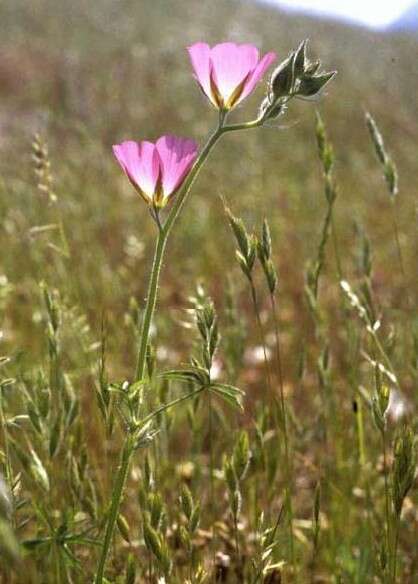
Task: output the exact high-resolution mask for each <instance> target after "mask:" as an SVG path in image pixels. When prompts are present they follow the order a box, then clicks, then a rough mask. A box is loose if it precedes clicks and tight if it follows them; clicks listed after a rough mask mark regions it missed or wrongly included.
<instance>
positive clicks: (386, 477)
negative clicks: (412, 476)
mask: <svg viewBox="0 0 418 584" xmlns="http://www.w3.org/2000/svg"><path fill="white" fill-rule="evenodd" d="M381 434H382V450H383V475H384V478H385V516H386V550H387V554H388V557H389V566H390V559H391V553H390V552H391V550H390V531H389V529H390V528H389V526H390V511H389V509H390V505H389V483H388V473H387V447H386V430H382V433H381Z"/></svg>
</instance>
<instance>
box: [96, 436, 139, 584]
mask: <svg viewBox="0 0 418 584" xmlns="http://www.w3.org/2000/svg"><path fill="white" fill-rule="evenodd" d="M133 452H134V447H133V441H132V436H131V434H128V436H127V438H126V440H125V444H124V446H123V450H122V455H121V460H120V465H119V469H118V474H117V476H116V480H115V484H114V487H113V492H112V502H111V505H110V510H109V517H108V520H107V524H106V533H105V537H104V541H103V548H102V553H101V555H100V559H99V564H98V567H97V573H96V579H95V583H96V584H102V582H103V577H104V569H105V564H106V559H107V554H108V553H109V548H110V545H111V543H112V538H113V532H114V530H115V525H116V521H117V518H118V516H119V507H120V504H121V501H122V495H123V489H124V486H125V482H126V477H127V476H128V472H129V464H130V460H131V456H132V453H133Z"/></svg>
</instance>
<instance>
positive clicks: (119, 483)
mask: <svg viewBox="0 0 418 584" xmlns="http://www.w3.org/2000/svg"><path fill="white" fill-rule="evenodd" d="M225 119H226V114H225V112H220V115H219V123H218V126H217V128H216V130H215V131H214V132H213V133H212V134H211V136H210V137H209V139H208V141H207V142H206V144H205V146H204V147H203V149H202V151H201V153H200V155H199V157H198V158H197V160H196V162H195V164H194V166H193V167H192V169H191V171H190V172H189V175H188V176H187V178H186V180H185V181H184V183H183V185H182V187H181V188H180V190H179V192H178V193H177V196H176V199H175V201H174V203H173V206H172V207H171V210H170V212H169V215H168V217H167V219H166V221H165V222H164V224H162V225H161V224H159V225H158V228H159V232H158V237H157V243H156V247H155V253H154V261H153V265H152V270H151V276H150V282H149V287H148V296H147V300H146V305H145V312H144V318H143V322H142V328H141V335H140V342H139V349H138V358H137V364H136V370H135V380H137V381H138V380H141V379H142V378H143V377H144V373H145V365H146V354H147V346H148V342H149V334H150V328H151V323H152V319H153V316H154V311H155V307H156V303H157V295H158V283H159V277H160V272H161V266H162V263H163V259H164V251H165V247H166V243H167V239H168V236H169V234H170V232H171V229H172V228H173V225H174V223H175V221H176V220H177V218H178V216H179V215H180V213H181V210H182V208H183V206H184V204H185V202H186V200H187V197H188V195H189V193H190V190H191V187H192V186H193V183H194V181H195V179H196V177H197V175H198V174H199V171H200V169H201V168H202V166H203V164H204V163H205V161H206V160H207V158H208V156H209V154H210V153H211V151H212V149H213V147H214V146H215V144H216V143H217V141H218V140H219V139H220V138H221V136H222V135H223V134H225V133H228V132H234V131H241V130H249V129H252V128H258V127H260V126H262V124H263V119H262V118H257V119H255V120H253V121H250V122H246V123H242V124H232V125H224V123H225ZM188 397H190V395H189V396H188ZM178 403H179V402H178ZM134 451H135V448H134V446H133V444H132V436H131V434H130V433H128V434H127V436H126V438H125V443H124V446H123V448H122V454H121V460H120V464H119V469H118V472H117V476H116V479H115V483H114V487H113V491H112V495H111V506H110V512H109V516H108V520H107V523H106V531H105V537H104V540H103V546H102V551H101V555H100V558H99V562H98V567H97V572H96V578H95V584H102V583H103V577H104V569H105V565H106V560H107V556H108V553H109V549H110V545H111V542H112V539H113V533H114V530H115V525H116V521H117V518H118V515H119V508H120V505H121V502H122V496H123V489H124V485H125V482H126V477H127V475H128V472H129V468H130V462H131V458H132V455H133V453H134Z"/></svg>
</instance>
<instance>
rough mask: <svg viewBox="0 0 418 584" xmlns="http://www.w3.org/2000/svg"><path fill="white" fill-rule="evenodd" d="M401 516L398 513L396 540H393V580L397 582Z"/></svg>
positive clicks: (395, 527)
mask: <svg viewBox="0 0 418 584" xmlns="http://www.w3.org/2000/svg"><path fill="white" fill-rule="evenodd" d="M399 524H400V516H399V515H396V519H395V526H394V541H393V573H392V582H393V584H396V568H397V564H398V543H399V527H400V525H399Z"/></svg>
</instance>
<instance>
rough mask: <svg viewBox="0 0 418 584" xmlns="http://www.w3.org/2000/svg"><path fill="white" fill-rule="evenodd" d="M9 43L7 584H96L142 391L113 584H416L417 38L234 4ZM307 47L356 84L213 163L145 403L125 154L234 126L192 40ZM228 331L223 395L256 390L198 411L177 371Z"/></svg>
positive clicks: (52, 25)
mask: <svg viewBox="0 0 418 584" xmlns="http://www.w3.org/2000/svg"><path fill="white" fill-rule="evenodd" d="M0 33H1V35H0V218H1V221H0V581H1V582H5V583H19V584H20V583H22V584H32V583H33V584H38V583H48V584H49V583H51V584H52V583H53V584H60V583H62V584H66V583H67V582H68V583H84V582H93V581H94V579H95V574H96V570H97V565H98V564H97V563H98V561H99V557H100V554H101V549H102V546H103V541H104V537H105V532H106V524H108V522H109V521H108V520H109V516H110V515H111V511H110V509H109V503H110V501H111V499H112V493H113V496H114V489H115V484H116V485H117V479H116V477H117V471H118V466H119V461H120V457H121V453H123V452H124V444H125V445H126V442H127V437H128V436H129V435H130V432H131V430H130V428H131V426H130V423H131V411H130V408H131V407H133V406H132V404H134V405H135V406H136V405H137V404H136V403H135V401H136V400H138V399H139V398H140V399H141V400H142V402H141V404H140V413H141V419H142V420H143V419H145V417H146V416H150V415H152V416H153V417H152V419H151V422H152V423H151V424H150V425H149V426H147V427H145V429H144V437H143V438H144V439H143V440H142V442H143V444H141V448H138V449H137V450H135V452H134V454H133V455H132V457H131V458H130V460H129V462H130V464H129V469H128V472H127V480H126V483H125V485H124V489H123V493H122V495H123V497H122V498H123V500H122V505H121V508H120V512H119V511H118V518H117V525H116V529H115V532H114V534H113V538H112V542H111V546H110V551H109V554H108V557H107V562H106V568H105V574H106V579H107V580H103V582H105V581H107V582H113V583H124V582H126V583H127V584H134V583H135V582H137V583H142V582H143V583H159V584H162V583H164V582H165V583H167V584H169V583H170V584H177V583H178V584H184V583H189V584H199V583H203V582H206V583H209V582H227V583H235V582H237V583H240V582H242V583H250V584H256V583H259V584H261V583H265V584H274V583H280V582H281V583H299V584H305V583H310V582H311V583H328V582H329V583H344V584H351V583H353V584H363V583H364V584H368V583H375V582H381V583H383V584H389V583H395V582H398V583H399V584H414V583H416V582H417V581H418V550H417V543H416V542H417V541H418V496H417V491H416V478H415V464H416V463H415V451H416V438H415V437H416V434H417V429H418V424H417V416H416V412H417V405H418V401H417V387H418V315H417V311H416V307H417V292H418V279H417V257H418V238H417V223H418V198H417V192H418V100H417V95H418V74H417V66H416V55H417V53H418V39H416V38H413V37H401V36H386V35H383V34H377V33H373V32H371V31H368V30H365V29H361V28H357V29H356V28H349V27H345V26H343V25H340V24H334V23H329V22H318V21H312V20H310V19H308V18H304V17H301V16H298V17H295V16H292V17H290V16H289V15H286V14H282V13H280V12H278V11H276V10H274V9H272V8H270V7H267V6H264V5H258V4H255V3H250V2H248V3H244V2H238V1H235V0H229V1H228V0H213V1H212V2H205V3H204V2H196V1H195V2H193V0H182V2H169V1H168V0H153V1H152V2H151V1H149V0H142V1H138V0H136V1H133V0H117V1H115V0H101V1H100V2H96V3H94V2H88V1H87V0H74V1H73V2H65V1H64V0H55V1H52V0H32V1H31V2H29V1H28V0H15V2H13V3H1V4H0ZM306 38H309V39H310V43H309V52H310V55H311V56H312V58H320V59H321V61H322V62H323V66H324V68H325V69H326V70H334V69H336V70H338V75H337V76H336V78H335V79H334V80H333V81H332V82H331V83H330V85H329V86H327V88H326V91H325V92H324V94H323V95H322V96H321V98H320V99H319V100H310V101H306V100H304V101H303V100H296V99H295V100H292V102H291V103H290V105H289V108H288V110H287V112H286V113H285V115H283V116H282V117H280V118H279V119H278V120H276V121H272V122H270V123H269V125H268V127H263V128H257V129H253V130H251V131H246V132H236V133H233V134H231V135H225V136H223V137H222V139H221V140H220V141H219V143H218V144H217V146H216V148H215V149H214V151H213V153H212V154H211V156H210V158H209V160H208V162H207V163H206V165H205V167H204V168H203V169H202V171H201V173H200V175H199V177H198V179H197V181H196V183H195V185H194V187H193V191H192V193H191V196H190V198H189V199H188V201H187V205H185V207H184V211H183V213H182V216H181V217H180V218H179V221H178V223H177V224H176V226H175V229H174V230H173V232H172V234H171V235H170V240H169V243H168V246H167V250H166V256H165V260H164V263H163V267H162V273H161V280H160V286H159V298H158V309H157V312H156V314H155V318H154V321H153V324H152V327H151V337H150V338H151V344H150V347H149V351H148V355H147V367H146V370H147V375H146V376H145V377H144V378H143V379H142V380H141V383H137V384H136V385H135V383H134V382H135V368H136V362H137V352H138V344H139V341H140V330H141V321H142V315H143V310H144V307H145V299H146V296H147V286H148V278H149V272H150V269H151V264H152V257H153V253H154V251H153V250H154V242H155V238H156V232H157V229H156V225H155V223H154V222H153V221H152V219H151V217H150V214H149V213H148V210H147V207H146V205H145V204H144V202H143V201H142V200H141V199H140V198H139V197H138V195H137V194H136V193H135V191H134V189H133V188H132V186H131V184H130V183H129V181H127V180H126V177H125V176H124V175H123V173H122V172H121V170H120V168H119V167H118V165H117V163H116V161H115V159H114V157H113V154H112V145H113V144H116V143H118V142H121V141H122V140H126V139H133V140H142V139H148V140H152V141H154V140H155V139H156V138H158V136H160V135H162V134H168V133H173V134H178V135H180V136H190V137H193V138H194V139H196V140H197V141H199V143H200V144H204V143H205V140H206V137H207V135H208V134H209V133H210V132H211V131H213V129H214V128H215V127H216V124H217V112H216V111H215V109H214V108H212V107H211V106H210V105H209V104H208V102H207V101H206V100H205V98H204V97H203V96H202V93H201V92H200V91H199V89H198V87H197V85H196V82H195V80H194V79H193V75H192V71H191V67H190V63H189V59H188V55H187V51H186V47H187V46H188V45H190V44H191V43H193V42H196V41H199V40H201V41H205V42H208V43H210V44H214V43H217V42H221V41H224V40H233V41H235V42H238V43H241V42H249V43H253V44H255V45H256V46H257V47H259V49H260V51H262V52H266V51H270V50H274V51H276V52H277V54H278V59H279V61H281V60H284V59H285V58H286V57H287V55H288V53H289V52H290V51H291V50H293V49H296V47H297V46H298V45H299V43H300V42H301V41H302V40H303V39H306ZM266 78H267V76H266ZM264 90H265V83H264V84H263V83H262V84H260V87H259V88H258V89H257V91H256V92H255V94H254V95H252V96H251V97H250V98H249V99H248V100H246V101H245V102H244V103H243V105H242V106H240V107H238V108H237V109H236V110H235V111H234V112H232V114H231V116H230V117H231V121H232V122H241V121H248V120H251V119H253V118H254V117H256V115H257V109H258V106H259V103H260V102H261V100H262V97H263V91H264ZM318 112H319V114H320V117H318ZM366 112H370V114H371V115H372V116H373V118H374V120H375V121H376V123H377V125H378V127H379V129H380V132H381V134H382V136H383V139H384V143H385V146H384V148H385V151H384V152H381V153H380V157H381V160H379V157H378V156H377V155H376V152H375V146H374V144H373V142H372V140H371V136H370V131H369V129H370V128H368V127H367V124H366ZM318 120H322V123H323V126H322V123H321V122H320V121H318ZM369 125H370V124H369ZM324 132H325V138H324ZM324 140H325V143H324ZM318 141H319V146H320V147H318ZM331 145H332V146H331ZM321 146H322V150H321ZM331 148H332V151H333V153H334V156H335V162H334V164H333V167H332V169H329V168H327V160H329V157H330V156H331V155H330V151H331ZM321 152H322V159H321ZM391 165H395V166H396V169H397V174H398V176H399V192H398V193H397V194H396V195H394V194H393V193H391V192H390V186H391V185H390V182H391V177H392V175H391V173H390V171H391V169H392V168H393V166H391ZM385 170H386V177H385ZM327 185H328V189H327V188H326V187H327ZM392 186H393V185H392ZM327 193H328V197H327V196H326V195H327ZM334 197H335V198H334ZM225 205H226V206H227V207H229V209H230V212H231V213H232V214H233V215H234V216H236V217H239V218H242V221H243V224H244V225H245V229H246V230H247V231H248V234H249V237H250V240H251V241H252V239H251V234H252V233H255V234H256V235H257V237H258V238H259V239H260V240H261V241H263V237H262V234H263V221H264V220H265V219H267V220H268V225H269V229H270V232H271V240H272V251H271V264H269V265H270V266H274V270H275V271H276V273H277V277H278V281H277V286H276V288H275V290H274V293H272V294H270V292H269V288H268V285H267V284H268V282H267V280H266V278H265V273H264V271H263V269H262V268H263V266H262V262H261V261H260V259H259V258H257V260H256V261H255V265H254V268H253V270H252V272H251V277H250V278H248V277H247V276H246V275H245V274H244V273H243V271H242V269H241V268H240V265H239V262H238V261H237V259H236V248H237V245H239V242H238V243H237V240H236V238H235V236H236V231H237V230H235V234H234V231H233V230H232V229H231V226H230V223H231V218H230V217H229V218H228V216H227V212H226V210H225ZM241 237H242V234H241ZM244 239H245V236H244ZM267 239H268V238H267V237H266V230H265V228H264V241H266V240H267ZM271 269H273V268H271ZM341 282H343V285H342V286H341ZM214 313H216V316H215V315H214ZM208 319H209V321H211V322H212V323H213V319H215V320H216V322H217V327H218V329H219V340H218V343H217V349H216V352H215V354H214V356H213V363H212V368H211V376H212V377H213V378H214V379H215V383H222V384H228V386H229V385H231V386H233V387H237V388H239V389H240V390H241V391H242V392H244V395H243V397H240V396H241V394H238V393H235V391H234V390H228V391H229V393H228V394H227V395H226V396H225V395H224V396H222V395H220V393H219V391H218V393H217V392H216V391H215V389H216V388H215V389H213V391H212V390H208V389H207V388H206V389H205V388H204V390H202V391H201V392H200V393H198V395H197V396H196V397H193V396H190V394H191V393H193V392H195V391H196V389H199V388H200V385H199V383H200V381H196V379H195V378H194V377H193V376H192V375H189V378H190V377H193V379H192V380H190V379H189V380H188V381H187V382H185V374H182V375H180V373H179V370H181V369H182V370H186V371H188V372H189V373H190V369H191V365H190V363H191V359H192V358H194V359H198V360H200V361H201V359H202V357H201V356H202V352H203V355H204V354H205V347H206V345H207V342H208V336H207V335H209V336H210V335H212V337H213V335H214V327H213V326H208ZM199 324H200V327H199V326H197V325H199ZM205 335H206V336H205ZM212 337H211V338H212ZM278 340H279V342H277V341H278ZM205 343H206V344H205ZM278 349H279V350H278ZM173 371H175V372H176V374H174V373H173ZM167 372H171V375H170V374H169V373H167ZM214 387H215V386H214ZM282 395H283V398H284V400H283V402H282V401H281V396H282ZM180 397H187V398H188V399H185V400H184V401H182V402H180V403H179V404H177V405H174V406H173V407H167V404H168V403H169V402H171V401H173V400H176V399H177V398H180ZM225 397H226V399H225ZM387 400H389V402H387ZM239 401H241V402H242V404H241V405H242V407H239V406H240V404H239V403H234V402H239ZM122 461H123V459H122ZM414 483H415V485H414ZM414 487H415V488H414ZM113 498H114V497H113ZM96 581H97V580H96Z"/></svg>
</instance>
